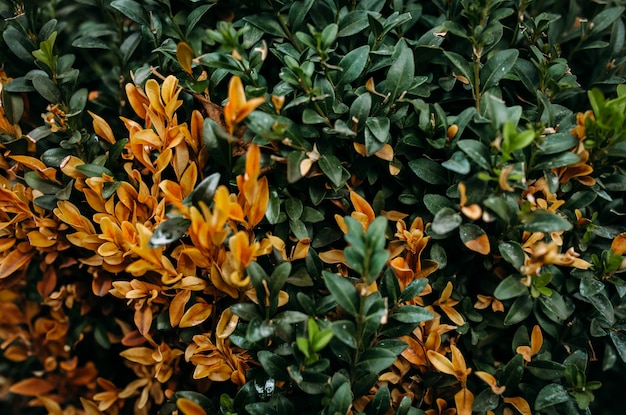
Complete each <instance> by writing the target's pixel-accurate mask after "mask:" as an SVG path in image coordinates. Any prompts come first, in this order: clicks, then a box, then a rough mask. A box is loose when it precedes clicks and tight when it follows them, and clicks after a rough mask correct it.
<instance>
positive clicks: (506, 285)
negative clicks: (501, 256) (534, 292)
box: [493, 275, 528, 300]
mask: <svg viewBox="0 0 626 415" xmlns="http://www.w3.org/2000/svg"><path fill="white" fill-rule="evenodd" d="M524 294H528V287H527V286H525V285H524V284H523V283H522V280H521V279H520V278H519V277H518V276H517V275H509V276H508V277H506V278H505V279H503V280H502V281H500V283H499V284H498V286H497V287H496V289H495V291H494V292H493V295H494V296H495V297H496V298H497V299H498V300H508V299H511V298H515V297H519V296H520V295H524Z"/></svg>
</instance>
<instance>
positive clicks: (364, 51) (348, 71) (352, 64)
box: [335, 45, 370, 87]
mask: <svg viewBox="0 0 626 415" xmlns="http://www.w3.org/2000/svg"><path fill="white" fill-rule="evenodd" d="M369 53H370V47H369V46H368V45H363V46H359V47H358V48H356V49H354V50H351V51H350V52H348V53H347V54H346V55H345V56H344V57H343V58H341V59H340V60H339V63H338V64H337V66H339V67H340V68H341V69H342V71H341V72H340V74H339V75H338V77H337V81H336V83H335V84H336V85H337V86H338V87H339V86H341V85H345V84H349V83H350V82H352V81H355V80H356V79H357V78H358V77H359V76H361V73H363V71H364V70H365V67H366V65H367V60H368V56H369Z"/></svg>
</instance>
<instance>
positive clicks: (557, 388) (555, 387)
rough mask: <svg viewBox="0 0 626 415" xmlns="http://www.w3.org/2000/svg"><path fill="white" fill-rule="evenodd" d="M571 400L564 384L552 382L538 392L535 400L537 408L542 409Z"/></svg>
mask: <svg viewBox="0 0 626 415" xmlns="http://www.w3.org/2000/svg"><path fill="white" fill-rule="evenodd" d="M567 400H569V394H568V393H567V390H566V389H565V388H564V387H563V385H560V384H557V383H551V384H549V385H546V386H545V387H544V388H543V389H541V390H540V391H539V394H537V399H536V400H535V410H537V411H540V410H542V409H545V408H548V407H550V406H553V405H557V404H560V403H563V402H567Z"/></svg>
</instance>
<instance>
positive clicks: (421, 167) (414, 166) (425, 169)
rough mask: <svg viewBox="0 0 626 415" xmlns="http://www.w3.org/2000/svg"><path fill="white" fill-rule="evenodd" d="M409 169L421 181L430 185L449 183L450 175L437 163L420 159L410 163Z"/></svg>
mask: <svg viewBox="0 0 626 415" xmlns="http://www.w3.org/2000/svg"><path fill="white" fill-rule="evenodd" d="M409 168H410V169H411V170H412V171H413V173H415V175H416V176H417V177H418V178H420V179H421V180H423V181H425V182H426V183H429V184H434V185H442V184H447V183H448V173H447V172H446V169H444V168H443V167H441V164H439V163H437V162H436V161H433V160H430V159H427V158H419V159H414V160H411V161H409Z"/></svg>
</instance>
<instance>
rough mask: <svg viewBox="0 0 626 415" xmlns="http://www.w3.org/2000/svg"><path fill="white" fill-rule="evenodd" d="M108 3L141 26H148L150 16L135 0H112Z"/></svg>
mask: <svg viewBox="0 0 626 415" xmlns="http://www.w3.org/2000/svg"><path fill="white" fill-rule="evenodd" d="M110 5H111V7H113V8H114V9H116V10H118V11H120V12H121V13H122V14H123V15H124V16H126V17H128V18H129V19H130V20H132V21H134V22H137V23H139V24H141V25H143V26H146V27H150V16H148V12H147V11H146V9H144V8H143V7H142V6H141V4H139V3H137V2H136V1H133V0H113V1H112V2H111V3H110Z"/></svg>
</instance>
